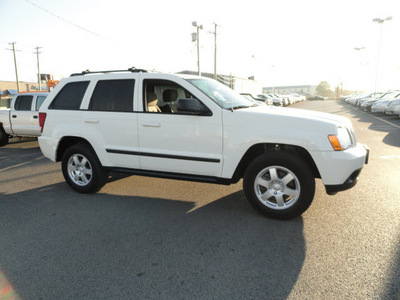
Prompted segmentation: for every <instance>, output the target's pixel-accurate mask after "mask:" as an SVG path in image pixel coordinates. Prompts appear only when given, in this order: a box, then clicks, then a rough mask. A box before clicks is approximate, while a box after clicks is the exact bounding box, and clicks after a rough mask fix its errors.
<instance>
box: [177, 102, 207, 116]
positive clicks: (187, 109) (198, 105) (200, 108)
mask: <svg viewBox="0 0 400 300" xmlns="http://www.w3.org/2000/svg"><path fill="white" fill-rule="evenodd" d="M177 110H178V112H179V113H188V114H191V115H197V116H212V112H211V110H210V109H209V108H208V107H207V106H205V105H204V104H203V103H202V102H201V101H200V100H198V99H196V98H184V99H179V100H178V106H177Z"/></svg>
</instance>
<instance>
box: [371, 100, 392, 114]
mask: <svg viewBox="0 0 400 300" xmlns="http://www.w3.org/2000/svg"><path fill="white" fill-rule="evenodd" d="M388 103H389V100H379V101H376V102H375V103H374V104H373V105H372V106H371V112H372V113H381V114H384V113H385V109H386V107H387V105H388Z"/></svg>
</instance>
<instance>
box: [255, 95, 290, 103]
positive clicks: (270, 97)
mask: <svg viewBox="0 0 400 300" xmlns="http://www.w3.org/2000/svg"><path fill="white" fill-rule="evenodd" d="M257 97H259V98H263V99H265V100H268V101H272V105H274V106H284V100H283V99H281V98H279V97H278V96H276V95H274V94H259V95H257Z"/></svg>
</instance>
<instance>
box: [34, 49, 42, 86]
mask: <svg viewBox="0 0 400 300" xmlns="http://www.w3.org/2000/svg"><path fill="white" fill-rule="evenodd" d="M40 48H42V47H38V46H36V47H35V49H36V52H35V53H34V54H36V57H37V71H38V83H39V91H41V90H42V83H41V80H40V68H39V54H40V53H42V52H39V49H40Z"/></svg>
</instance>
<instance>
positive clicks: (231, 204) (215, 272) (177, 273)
mask: <svg viewBox="0 0 400 300" xmlns="http://www.w3.org/2000/svg"><path fill="white" fill-rule="evenodd" d="M297 108H306V109H314V110H319V111H325V112H330V113H335V114H338V115H342V116H346V117H348V118H350V119H351V120H352V122H353V125H354V128H355V131H356V134H357V138H358V142H360V143H364V144H367V145H368V146H369V148H370V149H371V155H370V162H369V164H368V165H367V166H365V168H364V170H363V171H362V172H361V175H360V179H359V183H358V184H357V186H356V187H355V188H353V189H351V190H349V191H346V192H342V193H339V194H337V195H335V196H328V195H326V193H325V189H324V187H323V185H322V183H321V182H320V181H319V180H317V190H316V195H315V199H314V202H313V204H312V205H311V207H310V208H309V210H308V211H307V212H306V213H304V214H303V216H302V217H299V218H296V219H293V220H289V221H276V220H271V219H267V218H265V217H263V216H261V215H260V214H258V213H257V212H256V211H254V210H253V209H252V208H251V206H250V204H249V203H248V202H247V201H246V200H245V197H244V194H243V191H242V185H241V184H242V183H241V181H240V182H239V183H238V184H235V185H231V186H219V185H212V184H204V183H193V182H183V181H174V180H166V179H155V178H147V177H137V176H123V175H117V174H112V176H111V177H110V178H109V182H108V184H106V185H105V186H104V188H103V189H102V190H101V191H100V192H98V193H97V194H93V195H82V194H78V193H76V192H74V191H73V190H72V189H70V188H69V187H68V186H67V184H66V183H65V182H64V179H63V177H62V174H61V170H60V163H52V162H50V161H49V160H47V159H45V158H44V157H43V156H42V154H41V152H40V149H39V148H38V144H37V141H36V140H34V139H31V140H29V139H24V140H21V141H20V140H13V141H12V142H11V143H10V144H9V145H7V146H5V147H2V148H0V282H2V283H1V284H0V296H1V295H2V294H1V292H3V295H10V296H15V297H16V298H17V299H18V298H21V299H400V217H399V216H400V196H399V195H400V184H399V179H400V173H399V172H400V119H398V118H393V117H386V116H373V115H371V114H368V113H364V112H361V111H359V110H357V109H356V108H354V107H351V106H350V105H347V104H345V103H342V102H338V101H307V102H302V103H297V104H295V105H293V106H292V108H290V109H297ZM4 291H5V292H4ZM6 292H7V293H8V294H6ZM0 298H1V297H0Z"/></svg>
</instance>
